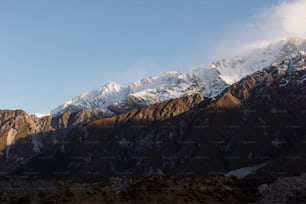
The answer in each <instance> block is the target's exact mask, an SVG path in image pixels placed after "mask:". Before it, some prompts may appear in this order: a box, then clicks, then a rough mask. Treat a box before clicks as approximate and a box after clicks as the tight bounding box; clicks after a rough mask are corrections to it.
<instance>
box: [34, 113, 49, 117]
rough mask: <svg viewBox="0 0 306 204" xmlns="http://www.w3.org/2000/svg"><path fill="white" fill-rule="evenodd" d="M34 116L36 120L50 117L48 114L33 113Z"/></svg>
mask: <svg viewBox="0 0 306 204" xmlns="http://www.w3.org/2000/svg"><path fill="white" fill-rule="evenodd" d="M34 115H35V116H36V117H38V118H43V117H45V116H50V115H51V114H50V113H34Z"/></svg>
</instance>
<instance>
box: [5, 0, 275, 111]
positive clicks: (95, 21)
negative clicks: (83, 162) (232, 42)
mask: <svg viewBox="0 0 306 204" xmlns="http://www.w3.org/2000/svg"><path fill="white" fill-rule="evenodd" d="M277 2H279V0H256V1H246V0H150V1H149V0H88V1H85V0H82V1H81V0H36V1H34V0H27V1H24V0H19V1H17V0H2V1H0V71H1V80H0V91H1V100H0V109H24V110H26V111H28V112H29V113H34V112H48V111H50V110H52V109H54V108H55V107H56V106H57V105H59V104H61V103H63V102H65V101H66V100H68V99H70V98H71V97H72V96H75V95H79V94H80V93H81V92H85V91H90V90H91V89H94V88H97V87H99V86H101V85H103V84H104V83H106V82H109V81H116V82H119V83H122V84H127V83H129V82H132V81H134V80H137V79H139V78H141V77H143V76H145V75H156V74H159V73H161V72H164V71H169V70H187V69H190V68H191V67H192V66H195V65H200V64H203V63H208V62H209V60H210V59H211V58H212V51H213V50H214V46H215V45H216V44H218V43H220V42H222V41H224V40H226V39H227V36H228V35H233V32H231V29H232V28H233V27H235V26H238V27H239V26H240V27H242V28H243V27H244V26H247V25H248V22H249V21H251V20H252V18H253V17H254V15H256V14H257V13H258V12H260V11H261V10H264V9H267V8H270V7H271V6H273V5H275V4H277ZM229 39H230V38H229Z"/></svg>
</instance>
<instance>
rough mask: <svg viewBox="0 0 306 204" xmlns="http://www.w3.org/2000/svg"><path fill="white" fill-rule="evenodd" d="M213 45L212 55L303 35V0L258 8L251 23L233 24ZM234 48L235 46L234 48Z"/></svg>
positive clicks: (305, 22) (305, 0) (305, 5)
mask: <svg viewBox="0 0 306 204" xmlns="http://www.w3.org/2000/svg"><path fill="white" fill-rule="evenodd" d="M228 33H229V35H227V36H226V38H225V39H224V40H223V42H221V43H219V44H218V45H217V47H216V50H215V52H216V54H217V55H219V56H220V54H221V55H233V54H237V53H235V52H233V48H235V50H236V52H239V50H240V49H241V47H245V45H249V44H252V45H256V44H263V42H269V41H277V40H280V39H284V38H287V37H306V0H283V1H279V3H278V4H277V5H275V6H273V7H270V8H267V9H265V10H262V11H261V12H259V13H258V14H256V15H255V16H254V18H253V19H252V20H251V22H248V23H246V24H245V25H242V26H241V25H240V26H237V25H236V26H235V27H234V28H232V29H231V30H230V31H229V32H228ZM237 48H238V49H237Z"/></svg>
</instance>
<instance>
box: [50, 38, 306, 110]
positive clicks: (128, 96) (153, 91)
mask: <svg viewBox="0 0 306 204" xmlns="http://www.w3.org/2000/svg"><path fill="white" fill-rule="evenodd" d="M299 51H306V40H305V39H302V38H287V39H283V40H281V41H277V42H271V43H267V42H265V43H259V44H257V45H252V46H250V48H249V49H248V50H244V52H243V54H241V55H240V56H236V57H233V58H231V59H222V60H219V61H216V62H213V63H211V64H209V65H205V66H199V67H197V68H196V69H193V70H191V71H189V72H179V71H170V72H165V73H162V74H160V75H159V76H153V77H152V76H149V77H144V78H143V79H140V80H138V81H135V82H133V83H131V84H129V85H127V86H122V85H120V84H117V83H114V82H109V83H107V84H105V85H104V86H102V87H100V88H98V89H96V90H93V91H91V92H89V93H83V94H81V95H79V96H77V97H74V98H72V99H71V100H69V101H67V102H66V103H64V104H63V105H60V106H59V107H58V108H56V109H55V110H53V111H52V112H51V114H52V115H55V114H59V113H62V112H65V111H76V110H82V109H103V110H106V111H110V107H113V106H116V107H117V108H119V107H124V110H127V109H130V108H133V107H135V106H136V107H139V106H144V105H148V104H152V103H157V102H161V101H164V100H168V99H172V98H178V97H181V96H184V95H186V94H192V93H198V92H201V93H203V95H204V96H207V97H214V96H217V95H218V94H220V93H221V92H222V91H223V90H224V89H225V88H226V87H228V86H229V85H231V84H232V83H234V82H237V81H239V80H240V79H241V78H243V77H244V76H246V75H249V74H252V73H254V72H256V71H258V70H261V69H263V68H265V67H267V66H269V65H271V64H273V63H274V62H281V61H283V60H284V59H288V58H289V57H290V56H292V55H294V54H296V53H298V52H299ZM302 53H303V52H300V54H302ZM112 110H113V109H112Z"/></svg>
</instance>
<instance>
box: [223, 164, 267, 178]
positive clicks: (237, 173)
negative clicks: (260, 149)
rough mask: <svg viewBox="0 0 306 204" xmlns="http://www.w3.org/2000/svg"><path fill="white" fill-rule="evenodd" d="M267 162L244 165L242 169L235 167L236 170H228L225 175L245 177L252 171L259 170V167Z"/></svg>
mask: <svg viewBox="0 0 306 204" xmlns="http://www.w3.org/2000/svg"><path fill="white" fill-rule="evenodd" d="M266 164H267V163H266V162H265V163H262V164H259V165H256V166H249V167H243V168H240V169H235V170H232V171H230V172H227V173H226V174H225V176H227V177H230V176H235V177H237V178H239V179H240V178H244V177H246V176H248V175H250V174H252V173H254V172H255V171H257V170H258V169H260V168H262V167H264V166H265V165H266Z"/></svg>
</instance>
